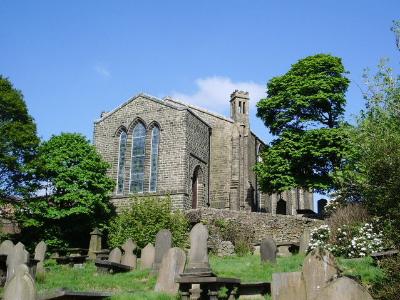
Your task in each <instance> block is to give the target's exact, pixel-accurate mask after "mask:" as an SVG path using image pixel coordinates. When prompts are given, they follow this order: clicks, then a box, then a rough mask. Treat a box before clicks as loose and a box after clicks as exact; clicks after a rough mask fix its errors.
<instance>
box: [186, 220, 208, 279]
mask: <svg viewBox="0 0 400 300" xmlns="http://www.w3.org/2000/svg"><path fill="white" fill-rule="evenodd" d="M207 240H208V229H207V227H206V226H205V225H203V224H201V223H198V224H196V225H195V226H194V227H193V228H192V230H191V231H190V250H189V259H188V265H187V267H186V269H185V274H191V275H192V274H193V275H201V276H211V274H212V272H211V269H210V263H209V261H208V252H207Z"/></svg>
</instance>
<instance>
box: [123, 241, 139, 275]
mask: <svg viewBox="0 0 400 300" xmlns="http://www.w3.org/2000/svg"><path fill="white" fill-rule="evenodd" d="M121 248H122V249H123V250H124V254H123V255H122V259H121V264H122V265H125V266H129V267H131V268H132V269H135V268H136V255H135V254H133V250H135V249H136V243H135V242H134V241H132V239H128V240H126V241H125V243H124V244H123V245H122V247H121Z"/></svg>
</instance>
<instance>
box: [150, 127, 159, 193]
mask: <svg viewBox="0 0 400 300" xmlns="http://www.w3.org/2000/svg"><path fill="white" fill-rule="evenodd" d="M159 144H160V129H159V128H158V127H157V126H155V127H154V128H153V130H152V131H151V161H150V192H155V191H157V170H158V145H159Z"/></svg>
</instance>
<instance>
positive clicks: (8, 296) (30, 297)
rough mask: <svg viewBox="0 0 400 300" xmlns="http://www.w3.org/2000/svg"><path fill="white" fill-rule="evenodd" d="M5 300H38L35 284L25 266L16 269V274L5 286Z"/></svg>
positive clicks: (21, 265)
mask: <svg viewBox="0 0 400 300" xmlns="http://www.w3.org/2000/svg"><path fill="white" fill-rule="evenodd" d="M3 300H36V290H35V283H34V281H33V278H32V277H31V275H30V274H29V269H28V267H27V266H26V265H25V264H20V265H18V266H17V267H16V268H15V274H14V275H13V277H12V278H11V279H10V281H9V282H8V283H7V284H6V286H5V289H4V296H3Z"/></svg>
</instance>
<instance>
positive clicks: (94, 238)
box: [88, 228, 103, 260]
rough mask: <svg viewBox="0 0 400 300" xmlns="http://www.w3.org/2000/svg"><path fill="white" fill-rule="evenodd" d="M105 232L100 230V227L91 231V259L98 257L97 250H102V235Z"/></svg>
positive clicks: (89, 253)
mask: <svg viewBox="0 0 400 300" xmlns="http://www.w3.org/2000/svg"><path fill="white" fill-rule="evenodd" d="M102 236H103V234H102V233H101V232H100V230H99V229H98V228H95V229H94V230H93V231H92V232H91V233H90V242H89V251H88V256H89V259H91V260H95V259H96V251H100V250H101V237H102Z"/></svg>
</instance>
